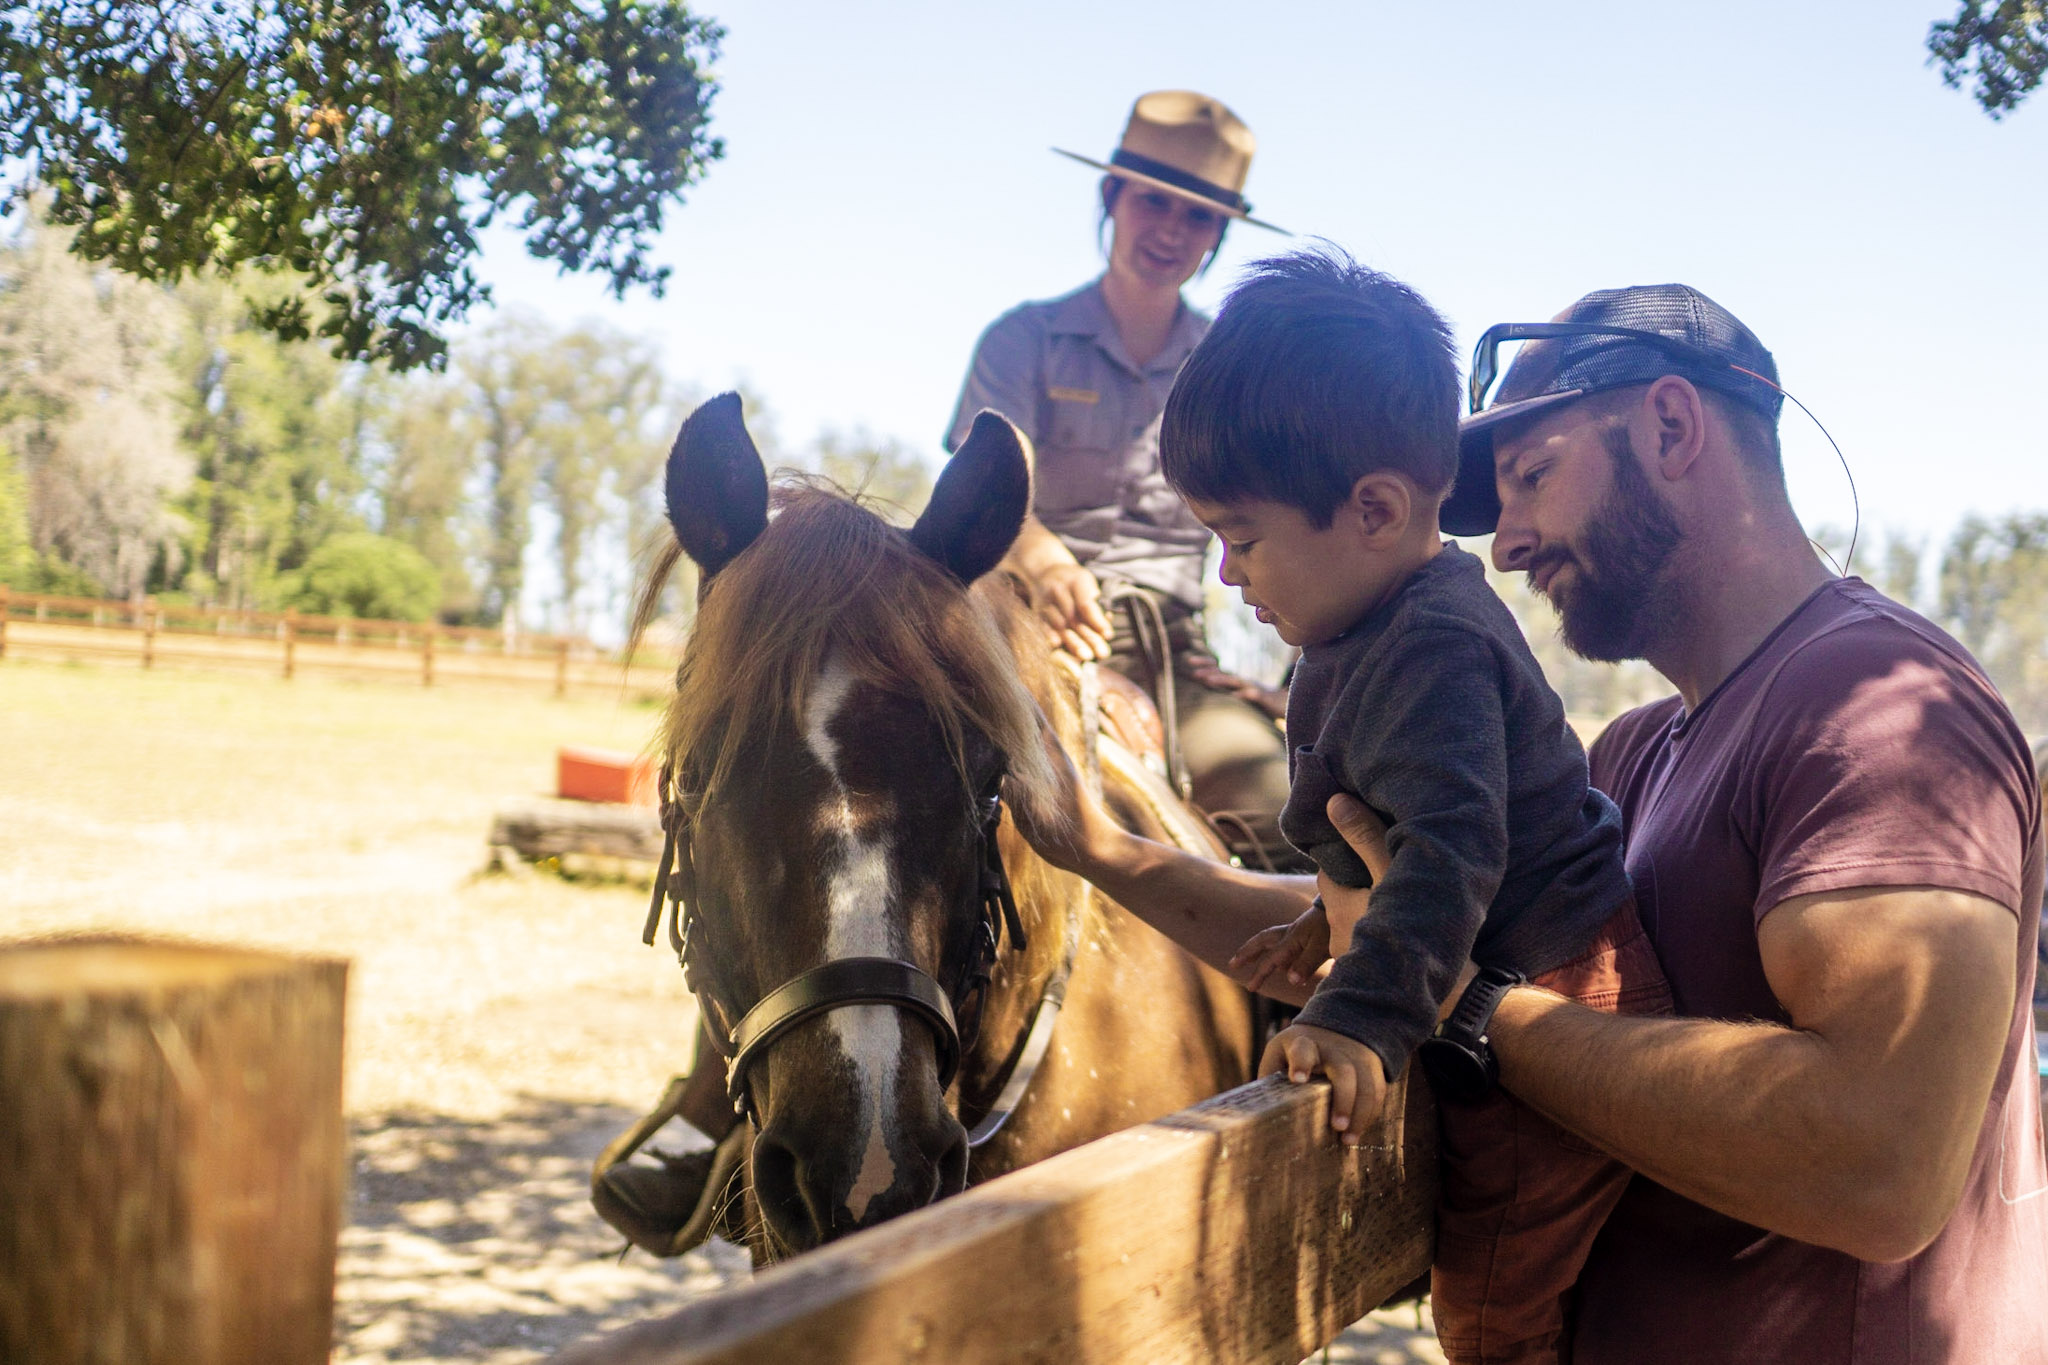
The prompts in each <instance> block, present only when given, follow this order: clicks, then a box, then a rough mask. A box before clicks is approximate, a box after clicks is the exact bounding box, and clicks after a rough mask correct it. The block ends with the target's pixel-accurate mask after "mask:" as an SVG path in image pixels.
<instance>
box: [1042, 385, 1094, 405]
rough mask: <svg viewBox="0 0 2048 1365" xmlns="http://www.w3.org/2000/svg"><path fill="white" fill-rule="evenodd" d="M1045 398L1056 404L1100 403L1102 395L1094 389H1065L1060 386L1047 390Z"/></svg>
mask: <svg viewBox="0 0 2048 1365" xmlns="http://www.w3.org/2000/svg"><path fill="white" fill-rule="evenodd" d="M1045 396H1046V397H1047V398H1050V399H1052V401H1053V402H1055V403H1100V402H1101V401H1102V395H1101V394H1099V393H1097V392H1096V391H1095V390H1094V389H1063V388H1060V387H1059V386H1058V385H1054V386H1053V387H1051V388H1049V389H1047V390H1046V391H1045Z"/></svg>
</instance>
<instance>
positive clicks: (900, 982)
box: [725, 957, 960, 1108]
mask: <svg viewBox="0 0 2048 1365" xmlns="http://www.w3.org/2000/svg"><path fill="white" fill-rule="evenodd" d="M850 1005H892V1006H895V1007H896V1008H898V1009H905V1010H908V1011H910V1012H911V1013H912V1014H915V1015H917V1016H919V1017H920V1018H922V1019H923V1020H924V1021H925V1022H926V1023H927V1024H930V1025H931V1029H932V1038H933V1041H934V1042H936V1043H937V1045H938V1058H939V1088H940V1089H941V1090H944V1089H945V1088H946V1087H947V1086H949V1085H951V1084H952V1083H953V1076H954V1074H955V1073H956V1072H958V1071H959V1069H960V1029H959V1026H958V1025H957V1024H955V1023H954V1022H953V1006H952V1003H951V1002H950V1001H948V1000H947V999H946V993H945V992H944V991H942V990H940V989H939V983H938V982H936V981H934V980H932V979H931V977H929V976H927V975H926V974H925V973H924V972H922V971H920V970H919V969H918V968H916V967H914V966H912V965H911V964H909V963H908V962H899V961H897V960H896V959H895V958H891V957H842V958H835V959H834V960H833V961H831V962H827V963H825V964H824V965H822V966H818V967H813V968H811V970H809V971H807V972H805V973H804V974H803V975H801V976H799V977H796V978H794V979H793V980H790V981H786V982H784V983H783V984H782V985H780V986H777V987H776V988H775V989H774V990H772V991H770V992H768V994H766V995H764V996H762V997H761V1001H760V1003H759V1004H757V1005H755V1006H754V1008H752V1009H750V1010H748V1011H747V1013H746V1015H745V1017H743V1018H742V1019H741V1020H740V1022H739V1024H738V1026H737V1027H735V1028H734V1029H733V1031H732V1059H731V1060H730V1061H729V1062H727V1063H726V1068H725V1091H726V1095H727V1096H728V1097H729V1098H730V1099H731V1100H732V1102H733V1105H734V1107H735V1108H738V1107H741V1106H743V1105H744V1104H745V1101H746V1096H747V1068H748V1067H749V1066H750V1065H751V1064H752V1063H753V1061H754V1060H755V1058H757V1057H758V1056H759V1055H760V1054H761V1053H763V1052H765V1051H767V1049H768V1048H769V1047H770V1046H771V1045H772V1044H773V1043H774V1042H775V1040H776V1039H777V1038H780V1037H781V1036H782V1035H783V1034H785V1033H787V1032H789V1031H790V1030H791V1029H793V1028H795V1027H796V1026H797V1025H798V1024H801V1023H803V1022H804V1020H806V1019H810V1018H812V1017H814V1016H816V1015H820V1014H824V1013H826V1012H827V1011H830V1010H837V1009H845V1008H847V1007H848V1006H850Z"/></svg>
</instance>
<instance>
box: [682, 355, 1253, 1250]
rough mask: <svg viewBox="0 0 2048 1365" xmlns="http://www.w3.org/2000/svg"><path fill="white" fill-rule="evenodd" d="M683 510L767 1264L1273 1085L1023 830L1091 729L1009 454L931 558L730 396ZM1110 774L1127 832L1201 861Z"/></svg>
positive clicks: (707, 986) (709, 927)
mask: <svg viewBox="0 0 2048 1365" xmlns="http://www.w3.org/2000/svg"><path fill="white" fill-rule="evenodd" d="M667 495H668V508H669V518H670V521H671V522H672V524H673V525H674V528H675V532H676V539H677V542H678V548H677V550H675V551H672V552H671V553H670V555H669V556H668V557H667V559H666V562H665V563H664V564H663V565H662V566H661V567H660V568H659V569H658V570H657V572H656V575H655V578H654V582H653V584H652V585H651V587H650V593H651V592H652V591H656V590H658V589H659V585H660V582H661V580H662V579H663V578H665V577H666V575H667V572H668V570H669V569H670V568H672V567H673V565H674V562H675V558H676V557H677V555H678V554H687V555H688V556H689V557H690V558H691V559H692V560H694V561H695V562H696V564H697V565H698V567H699V569H700V570H701V572H702V575H703V577H702V583H703V587H702V590H701V596H700V601H699V609H698V613H697V619H696V624H695V626H694V627H693V630H692V634H691V637H690V640H689V644H688V646H687V648H686V650H685V653H684V657H683V661H682V665H681V667H680V669H679V670H678V672H677V678H676V695H675V698H674V701H673V703H672V705H671V707H670V710H669V714H668V717H667V723H666V726H665V733H664V744H665V748H666V756H667V763H668V770H669V772H670V774H671V775H672V776H671V779H670V789H671V791H672V793H673V795H674V797H675V803H674V809H675V810H676V811H677V812H678V818H677V826H678V828H679V829H680V830H681V837H680V839H679V840H678V843H679V850H678V854H677V859H678V878H677V880H676V882H675V883H673V884H674V885H676V886H677V888H678V889H679V890H680V891H681V893H682V900H683V901H684V902H686V904H684V905H680V906H679V907H678V910H677V914H678V916H679V919H680V921H681V923H682V934H681V935H680V938H681V940H682V941H684V942H686V943H687V957H686V968H687V969H688V970H689V972H690V974H691V980H692V985H693V989H695V990H696V992H697V995H698V999H699V1002H700V1005H701V1006H702V1008H703V1010H704V1013H705V1018H706V1022H707V1024H708V1026H709V1033H710V1035H711V1036H712V1037H713V1039H714V1040H716V1041H717V1042H718V1043H719V1044H720V1046H721V1047H722V1049H724V1050H726V1051H728V1052H729V1053H732V1052H737V1053H738V1054H739V1060H738V1063H737V1065H736V1066H735V1067H734V1068H733V1076H732V1094H733V1096H734V1098H735V1102H736V1104H738V1105H739V1106H740V1108H741V1109H742V1111H743V1112H744V1113H745V1115H746V1117H747V1118H748V1119H749V1120H751V1122H752V1125H753V1126H752V1130H751V1131H752V1133H753V1138H752V1143H751V1147H750V1149H749V1150H748V1154H747V1170H746V1176H747V1179H748V1183H749V1185H750V1187H751V1190H752V1215H753V1216H750V1217H748V1218H747V1219H746V1225H747V1236H748V1240H749V1241H750V1242H751V1243H753V1245H754V1250H755V1253H756V1256H757V1258H758V1259H774V1258H778V1257H781V1256H785V1255H788V1254H791V1253H794V1252H797V1251H801V1250H804V1249H807V1248H809V1247H812V1246H816V1245H818V1244H819V1243H821V1242H824V1241H828V1240H830V1239H832V1238H836V1237H839V1236H842V1235H844V1234H846V1233H848V1232H852V1231H854V1230H856V1229H859V1228H863V1227H867V1226H869V1225H872V1224H874V1223H878V1222H881V1221H882V1220H884V1219H886V1218H890V1217H893V1216H895V1215H897V1214H900V1213H904V1212H906V1211H908V1210H911V1209H915V1208H918V1207H921V1206H923V1205H925V1204H928V1203H930V1202H931V1201H933V1200H935V1199H938V1198H941V1197H943V1196H945V1195H948V1194H952V1193H955V1192H957V1191H958V1190H960V1189H961V1188H963V1187H964V1186H965V1185H966V1184H967V1183H969V1182H970V1180H981V1179H984V1178H987V1177H989V1176H992V1175H996V1174H999V1173H1001V1172H1003V1171H1006V1170H1009V1169H1012V1168H1014V1167H1017V1166H1020V1165H1023V1164H1025V1163H1027V1162H1031V1161H1036V1160H1038V1159H1040V1158H1042V1157H1046V1156H1049V1155H1051V1154H1053V1153H1055V1152H1059V1151H1062V1150H1064V1149H1066V1148H1069V1147H1073V1146H1075V1145H1077V1144H1079V1143H1083V1142H1087V1141H1090V1140H1092V1139H1094V1138H1097V1137H1101V1136H1103V1135H1105V1134H1108V1133H1111V1132H1114V1131H1116V1130H1118V1129H1122V1128H1125V1127H1128V1126H1130V1125H1131V1124H1134V1123H1138V1122H1142V1121H1145V1120H1147V1119H1150V1118H1154V1117H1156V1116H1158V1115H1160V1114H1164V1113H1168V1112H1170V1111H1172V1110H1175V1109H1178V1108H1182V1107H1184V1106H1186V1105H1188V1104H1191V1103H1194V1102H1195V1101H1197V1100H1200V1099H1202V1098H1204V1097H1206V1096H1209V1095H1212V1094H1215V1093H1217V1092H1218V1091H1221V1090H1224V1089H1227V1088H1229V1087H1231V1086H1234V1085H1238V1084H1241V1083H1243V1082H1244V1081H1246V1080H1247V1079H1249V1078H1250V1074H1251V1066H1252V1063H1253V1061H1254V1060H1255V1059H1254V1055H1253V1053H1252V1050H1251V1049H1252V1042H1253V1040H1252V1022H1251V1009H1250V1002H1249V998H1248V997H1247V996H1246V995H1245V993H1244V992H1243V991H1242V990H1241V989H1239V988H1238V987H1237V986H1235V985H1233V984H1232V983H1231V982H1229V981H1228V980H1227V979H1225V978H1224V977H1222V976H1221V975H1219V974H1217V973H1216V972H1214V971H1211V970H1210V969H1208V968H1206V967H1203V966H1201V965H1199V964H1198V963H1196V962H1195V961H1194V959H1192V958H1190V957H1189V956H1187V955H1186V954H1185V953H1183V952H1182V951H1181V950H1180V949H1178V948H1176V947H1175V946H1173V945H1172V944H1171V943H1170V942H1168V941H1167V940H1166V939H1165V938H1164V937H1163V936H1161V935H1160V934H1158V933H1157V932H1155V931H1154V930H1152V929H1150V928H1148V927H1146V926H1145V925H1143V924H1142V923H1140V922H1139V921H1138V920H1137V919H1135V918H1133V917H1132V916H1131V915H1129V914H1128V913H1126V912H1125V911H1123V910H1122V909H1121V908H1119V907H1118V906H1116V905H1114V904H1110V903H1108V902H1106V901H1105V900H1104V899H1103V898H1102V897H1101V896H1100V895H1099V894H1097V893H1093V892H1092V890H1091V888H1089V887H1088V886H1087V885H1086V884H1085V883H1084V882H1081V881H1080V880H1079V879H1077V878H1075V877H1073V876H1071V875H1069V874H1066V873H1063V872H1059V871H1057V870H1055V869H1054V868H1052V867H1051V866H1050V865H1048V864H1046V863H1044V862H1041V861H1040V860H1039V859H1038V858H1037V857H1036V856H1035V855H1034V854H1033V853H1032V852H1031V850H1030V848H1029V846H1028V845H1026V844H1025V843H1024V841H1023V840H1022V839H1021V838H1019V837H1018V836H1017V834H1016V832H1015V830H1014V828H1013V827H1012V825H1011V822H1010V820H1009V819H1008V813H1007V811H1005V810H1004V803H1008V804H1009V805H1011V806H1015V807H1020V808H1023V809H1024V810H1025V811H1026V813H1028V814H1029V815H1031V816H1033V817H1034V818H1035V819H1037V820H1040V821H1057V820H1059V819H1060V818H1061V817H1060V814H1059V811H1058V809H1057V804H1056V800H1055V797H1056V792H1057V784H1056V783H1055V780H1054V777H1055V775H1054V773H1053V771H1052V770H1051V768H1050V767H1049V763H1050V756H1049V754H1048V753H1047V751H1046V749H1045V747H1044V743H1043V739H1042V735H1043V733H1044V732H1043V730H1042V729H1041V719H1040V718H1041V716H1043V717H1046V718H1048V719H1049V720H1050V722H1051V724H1052V726H1053V728H1054V729H1055V731H1056V732H1057V733H1058V734H1059V735H1060V737H1061V739H1062V741H1063V742H1064V743H1065V744H1066V746H1067V748H1068V751H1069V752H1070V753H1074V752H1077V751H1078V749H1079V746H1080V744H1081V740H1082V733H1081V732H1082V729H1083V717H1082V715H1081V713H1080V711H1079V710H1078V708H1077V705H1076V702H1075V697H1076V695H1077V688H1076V686H1075V685H1074V684H1073V683H1072V681H1071V679H1072V676H1073V675H1071V674H1067V675H1063V674H1062V672H1061V670H1059V669H1058V668H1056V667H1055V665H1054V662H1053V659H1052V656H1051V655H1050V653H1049V651H1048V649H1047V647H1046V645H1045V642H1044V635H1043V631H1042V629H1041V628H1040V627H1038V626H1037V625H1036V624H1035V619H1034V618H1033V617H1032V615H1031V614H1030V612H1029V610H1028V609H1027V607H1026V606H1025V604H1024V603H1023V602H1022V601H1021V600H1020V598H1019V595H1018V591H1017V589H1016V587H1015V585H1014V584H1013V582H1012V581H1011V580H1010V579H1009V578H1008V577H1007V576H1006V575H1002V574H997V573H992V572H991V570H993V569H994V568H995V566H996V564H997V562H998V561H999V560H1000V559H1001V558H1002V556H1003V555H1004V553H1005V552H1006V551H1007V550H1008V548H1009V546H1010V543H1011V541H1012V540H1013V539H1014V538H1015V536H1016V534H1017V532H1018V529H1019V527H1020V526H1021V524H1022V520H1023V517H1024V514H1025V511H1026V509H1027V508H1028V506H1029V504H1030V476H1029V468H1028V464H1027V460H1026V456H1025V454H1024V451H1023V448H1022V445H1021V443H1020V441H1019V438H1018V436H1017V434H1016V432H1015V431H1014V429H1012V428H1011V427H1010V425H1009V424H1008V423H1007V422H1004V421H1003V420H1002V419H1001V418H999V417H996V416H995V415H993V414H988V413H985V414H983V415H982V417H981V418H980V419H979V420H978V421H977V423H976V425H975V427H974V431H973V433H972V435H971V436H970V437H969V439H968V440H967V441H966V442H965V443H964V444H963V445H962V446H961V448H960V450H959V452H958V453H957V454H955V455H954V457H953V459H952V461H951V463H950V464H949V465H948V466H947V468H946V470H945V473H944V475H943V477H942V478H941V479H940V480H939V483H938V486H937V488H936V489H935V490H934V492H933V495H932V498H931V501H930V504H929V506H928V508H927V509H926V511H925V512H924V514H923V515H922V516H921V517H919V518H918V520H917V522H916V524H915V525H914V526H912V527H911V528H909V529H908V530H907V531H906V530H903V529H899V528H897V527H894V526H891V525H890V524H888V523H887V522H885V521H884V520H883V519H882V518H881V517H879V516H878V515H876V514H875V513H874V512H873V511H871V510H869V509H868V508H867V507H865V506H863V505H861V504H860V503H859V502H857V501H855V500H853V499H850V498H847V497H844V496H841V495H839V494H837V493H834V492H829V491H826V490H824V489H822V488H817V487H813V486H807V485H798V486H786V487H782V488H779V489H777V490H776V492H775V493H774V495H773V496H772V497H771V495H770V491H769V486H768V481H767V477H766V473H765V471H764V469H763V467H762V464H761V459H760V456H759V454H758V453H757V452H756V450H755V448H754V445H753V442H752V440H751V439H750V438H749V437H748V435H747V433H746V429H745V427H744V425H743V424H742V422H741V419H740V405H739V401H738V399H737V398H736V397H734V396H733V395H729V394H728V395H724V396H721V397H719V398H716V399H713V400H712V401H711V402H709V403H706V404H705V405H704V406H703V407H701V408H699V409H698V410H697V411H696V412H695V413H693V414H692V415H691V417H690V419H689V420H688V421H687V422H686V423H685V424H684V426H683V430H682V434H681V435H680V436H679V437H678V438H677V441H676V444H675V448H674V450H673V451H672V452H671V453H670V456H669V463H668V473H667ZM771 506H772V509H773V512H774V515H773V516H772V518H771V516H770V511H771ZM1103 752H1104V754H1105V761H1104V762H1103V764H1102V776H1103V781H1104V795H1105V798H1106V801H1107V803H1108V804H1109V805H1110V807H1111V808H1112V809H1113V810H1116V811H1117V812H1118V813H1119V814H1120V815H1121V816H1122V817H1123V818H1126V819H1128V820H1130V821H1132V822H1133V827H1134V828H1139V829H1140V830H1141V832H1146V833H1149V834H1152V835H1154V836H1157V837H1175V836H1179V837H1181V838H1182V839H1183V841H1184V842H1185V840H1186V839H1188V838H1204V837H1206V836H1205V835H1202V834H1199V833H1191V832H1192V831H1198V830H1199V828H1200V827H1199V825H1198V823H1197V822H1196V821H1195V820H1194V819H1193V818H1192V817H1190V816H1188V815H1187V814H1186V812H1185V810H1184V809H1183V808H1181V807H1179V805H1178V803H1177V802H1176V801H1175V800H1174V798H1173V797H1172V796H1171V795H1170V794H1169V793H1168V791H1167V789H1166V788H1165V786H1164V784H1163V783H1159V782H1157V781H1156V780H1154V779H1151V778H1150V777H1149V775H1148V774H1146V773H1145V771H1144V769H1143V768H1142V766H1141V765H1139V764H1137V763H1135V762H1132V761H1130V760H1129V759H1128V756H1127V755H1126V754H1124V753H1123V752H1122V751H1121V750H1118V749H1117V748H1116V746H1114V745H1109V744H1105V745H1104V746H1103ZM1210 847H1211V848H1213V847H1214V846H1213V845H1210ZM1012 892H1014V897H1013V899H1012V897H1011V893H1012ZM1062 992H1063V995H1064V1007H1063V1009H1062V1008H1061V1005H1060V999H1059V998H1060V996H1061V994H1062ZM1049 1002H1050V1003H1049ZM1055 1019H1056V1020H1057V1023H1056V1026H1054V1027H1052V1028H1051V1031H1050V1033H1049V1035H1048V1034H1047V1031H1046V1025H1049V1024H1051V1023H1052V1021H1053V1020H1055ZM1035 1026H1036V1027H1035ZM1040 1057H1042V1064H1041V1063H1040V1062H1039V1060H1038V1059H1039V1058H1040ZM1020 1085H1021V1086H1022V1093H1021V1095H1019V1094H1018V1093H1017V1088H1018V1087H1019V1086H1020ZM1006 1110H1007V1111H1010V1117H1009V1118H1008V1121H1007V1122H1006V1123H1002V1124H1001V1126H1000V1127H999V1128H998V1129H997V1131H995V1132H994V1133H993V1135H992V1136H988V1137H987V1138H986V1140H985V1141H982V1142H980V1143H979V1144H978V1145H975V1146H973V1147H972V1148H970V1143H969V1132H970V1128H976V1127H979V1128H982V1129H983V1130H986V1129H987V1128H988V1127H991V1126H993V1125H994V1119H993V1118H992V1116H993V1115H999V1114H1000V1113H1001V1112H1003V1111H1006Z"/></svg>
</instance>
